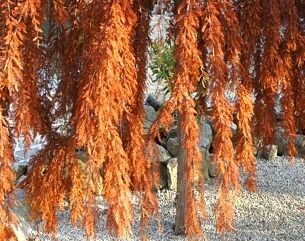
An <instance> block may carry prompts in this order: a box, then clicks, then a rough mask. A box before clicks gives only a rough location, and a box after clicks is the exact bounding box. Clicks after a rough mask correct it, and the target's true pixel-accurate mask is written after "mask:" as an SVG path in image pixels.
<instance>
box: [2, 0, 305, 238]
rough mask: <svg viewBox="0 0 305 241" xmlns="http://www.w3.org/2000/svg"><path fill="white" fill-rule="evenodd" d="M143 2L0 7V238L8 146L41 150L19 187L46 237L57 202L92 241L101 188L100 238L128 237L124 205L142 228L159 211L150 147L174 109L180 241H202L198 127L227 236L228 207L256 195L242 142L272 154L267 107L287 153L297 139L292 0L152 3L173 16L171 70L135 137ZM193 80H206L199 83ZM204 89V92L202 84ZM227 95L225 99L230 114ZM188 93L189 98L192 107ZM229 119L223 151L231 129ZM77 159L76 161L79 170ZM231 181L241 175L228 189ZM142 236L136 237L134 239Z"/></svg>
mask: <svg viewBox="0 0 305 241" xmlns="http://www.w3.org/2000/svg"><path fill="white" fill-rule="evenodd" d="M154 4H155V2H154V1H152V0H2V1H1V3H0V177H1V185H0V238H1V239H2V237H3V239H5V238H6V237H7V236H8V235H9V233H10V230H9V223H11V222H15V221H16V219H17V217H14V215H13V213H12V212H11V208H12V205H13V201H12V200H14V195H13V193H14V188H15V184H14V172H13V170H12V163H13V162H14V158H13V140H14V138H18V137H23V138H24V142H25V144H26V146H27V147H28V146H29V145H30V144H31V142H32V141H33V138H34V137H35V136H36V135H37V134H39V135H41V136H43V138H44V140H45V143H46V145H45V146H44V148H43V149H42V150H41V151H40V152H39V153H38V154H37V155H35V157H34V158H33V159H32V160H31V168H30V171H29V174H28V176H27V178H26V180H25V181H24V182H23V184H22V187H23V188H24V189H25V191H26V197H27V201H28V203H29V204H30V207H31V210H30V214H31V217H32V218H33V219H34V220H43V222H44V224H45V226H44V227H45V230H46V231H47V232H51V233H56V231H57V219H56V213H57V211H58V210H61V209H62V208H63V205H64V201H65V200H68V203H69V209H70V211H71V222H72V223H73V224H81V226H82V227H83V228H84V229H85V231H86V233H87V235H88V236H91V237H94V235H95V232H96V230H95V228H96V226H95V224H96V222H97V219H98V218H99V217H98V212H97V211H96V210H97V203H96V196H97V195H98V194H99V188H100V185H101V183H103V188H102V196H103V198H104V199H105V201H106V202H107V205H108V211H107V227H108V229H109V231H110V232H112V233H113V234H114V235H116V236H118V237H123V236H130V235H131V232H132V230H131V225H132V222H133V219H134V218H133V209H132V205H131V201H130V196H131V195H132V194H136V195H138V197H139V199H140V207H141V218H142V222H141V230H142V234H143V235H144V234H145V230H146V228H147V225H148V224H149V220H150V219H151V218H152V217H153V215H154V214H157V211H158V202H157V197H156V194H155V192H154V187H155V185H156V183H157V181H158V177H157V171H156V170H157V169H158V167H157V166H156V162H153V161H151V160H153V159H154V156H155V155H156V153H157V150H156V147H155V145H154V141H155V139H156V138H158V136H159V135H160V131H159V130H160V127H162V128H163V129H164V130H169V128H170V127H171V125H172V122H173V115H172V113H173V112H175V111H177V113H178V115H179V118H180V124H179V128H180V131H181V133H183V135H182V138H181V145H182V146H181V148H183V150H184V156H183V158H184V160H185V163H186V165H185V167H184V168H185V172H184V178H185V180H186V185H187V186H186V189H187V193H186V198H187V204H188V212H187V216H186V223H187V227H186V234H187V235H188V236H198V235H199V236H200V235H202V234H203V233H202V232H203V231H202V227H201V224H202V218H204V217H205V216H206V215H205V207H204V182H203V181H204V180H203V178H199V179H198V178H197V177H198V176H201V175H202V172H201V155H200V150H199V147H198V141H199V126H198V122H197V117H196V115H199V114H201V115H205V114H206V113H207V102H208V101H209V102H210V103H211V108H212V111H211V116H212V120H213V123H214V126H215V131H216V133H215V139H214V143H213V148H214V157H213V161H214V162H215V164H216V167H217V169H218V170H219V173H220V178H219V199H218V203H217V206H216V210H215V212H216V226H217V230H218V231H219V232H220V233H225V232H228V231H232V230H233V226H234V225H233V221H234V196H235V195H236V194H238V193H239V191H240V190H241V188H242V186H243V185H244V186H245V187H246V188H248V189H249V190H250V191H255V190H256V181H255V180H256V171H255V170H256V160H255V155H254V149H255V148H254V140H256V139H261V140H262V142H263V145H268V144H272V143H273V142H274V130H275V124H276V123H275V122H276V118H275V107H276V100H277V99H280V106H281V111H282V114H283V115H284V116H285V118H284V119H283V121H282V122H281V125H282V127H283V129H284V130H285V134H286V137H287V139H288V142H289V145H288V155H289V156H290V157H291V158H293V157H294V156H295V155H296V148H295V144H294V143H295V137H296V134H297V133H300V132H303V131H304V130H305V95H304V91H305V73H304V64H305V62H304V61H305V38H304V34H305V32H304V31H305V25H304V17H305V2H304V1H303V0H269V1H264V0H222V1H220V0H179V1H173V2H170V1H166V0H163V1H158V4H160V7H161V11H165V10H166V11H167V12H170V13H171V14H172V15H173V20H172V26H171V31H170V32H171V33H172V38H173V40H174V43H175V51H174V58H175V62H176V66H175V72H174V76H173V77H172V79H171V97H170V99H169V100H168V101H167V102H166V103H165V105H164V107H163V108H162V109H161V110H160V112H159V115H158V118H157V119H156V121H155V122H154V124H153V125H152V127H151V128H150V131H149V133H148V134H147V135H145V134H144V131H143V121H144V107H143V105H144V91H145V81H146V70H147V49H148V47H149V46H150V39H149V28H150V27H149V26H150V18H151V14H152V11H153V6H154ZM205 76H208V81H206V78H204V77H205ZM203 80H205V81H203ZM228 90H231V91H234V92H235V93H236V101H235V102H234V103H232V102H231V101H230V100H229V99H228V98H227V97H226V92H227V91H228ZM194 93H197V95H198V94H199V98H193V95H194ZM234 115H236V117H237V125H238V129H237V133H236V134H235V135H236V138H234V141H233V133H232V130H231V123H232V121H233V116H234ZM75 149H82V150H83V151H84V152H85V153H86V155H87V157H88V158H87V159H86V160H85V161H80V160H79V159H78V158H77V156H76V154H75ZM240 169H244V170H245V171H246V173H247V175H248V178H247V180H246V182H245V183H241V181H240V171H239V170H240ZM143 238H144V236H143Z"/></svg>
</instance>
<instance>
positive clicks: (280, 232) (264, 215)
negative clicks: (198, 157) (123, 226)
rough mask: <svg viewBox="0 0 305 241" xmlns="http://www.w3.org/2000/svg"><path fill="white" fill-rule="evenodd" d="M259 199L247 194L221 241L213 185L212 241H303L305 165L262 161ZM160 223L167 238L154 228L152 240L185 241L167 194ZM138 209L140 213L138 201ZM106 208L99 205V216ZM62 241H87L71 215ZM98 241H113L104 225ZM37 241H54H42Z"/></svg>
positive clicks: (209, 194) (63, 222) (62, 219)
mask: <svg viewBox="0 0 305 241" xmlns="http://www.w3.org/2000/svg"><path fill="white" fill-rule="evenodd" d="M257 180H258V188H259V191H258V193H255V194H252V193H249V192H247V191H243V192H242V195H241V197H240V198H239V199H238V200H237V202H236V219H235V220H236V232H234V233H231V234H227V235H226V236H225V237H224V239H221V237H220V236H219V235H217V234H216V231H215V215H213V211H212V210H213V208H214V205H215V202H216V197H217V190H216V187H215V185H214V183H213V181H209V182H207V183H206V191H205V194H206V204H207V210H208V214H209V218H208V220H207V221H206V222H205V224H204V229H205V233H206V236H207V239H208V240H234V241H235V240H240V241H246V240H253V241H254V240H268V241H271V240H285V241H286V240H293V241H298V240H305V226H304V224H305V164H304V162H303V160H300V159H298V160H296V164H295V165H293V166H292V165H290V163H289V162H288V161H287V159H285V158H280V157H279V158H277V159H275V160H273V161H264V160H259V161H258V179H257ZM158 195H159V202H160V207H161V222H162V224H163V232H162V233H159V232H158V231H157V225H156V223H152V226H151V229H150V232H149V240H185V238H184V237H181V236H175V235H174V234H173V231H172V227H173V224H174V219H175V207H174V199H175V192H173V191H168V190H164V191H161V192H160V193H159V194H158ZM134 202H135V207H136V200H134ZM103 209H104V206H103V205H101V212H102V211H103ZM138 222H139V217H136V221H135V231H134V232H135V233H134V237H133V239H132V240H139V234H138V232H137V231H136V227H137V224H138ZM59 223H60V225H59V234H58V240H59V241H64V240H65V241H67V240H73V241H74V240H86V239H85V236H84V233H83V232H82V231H81V230H79V229H75V228H72V227H71V226H70V225H69V222H68V213H61V214H59ZM98 225H99V231H98V234H97V240H114V239H113V238H112V237H111V236H109V235H108V234H107V232H106V231H105V225H104V220H103V219H101V220H100V222H99V224H98ZM39 240H45V241H47V240H50V239H49V238H47V237H46V236H40V238H39Z"/></svg>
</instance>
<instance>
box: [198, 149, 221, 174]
mask: <svg viewBox="0 0 305 241" xmlns="http://www.w3.org/2000/svg"><path fill="white" fill-rule="evenodd" d="M201 155H202V169H203V170H202V171H203V176H204V178H205V179H208V178H210V177H216V176H217V169H216V166H215V165H214V164H213V163H212V159H213V154H211V153H209V151H208V150H205V149H201Z"/></svg>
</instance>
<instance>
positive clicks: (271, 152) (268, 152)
mask: <svg viewBox="0 0 305 241" xmlns="http://www.w3.org/2000/svg"><path fill="white" fill-rule="evenodd" d="M277 153H278V147H277V145H268V146H267V147H265V148H263V150H262V153H261V157H262V158H263V159H266V160H269V161H270V160H273V159H275V158H276V157H277Z"/></svg>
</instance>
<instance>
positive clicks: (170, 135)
mask: <svg viewBox="0 0 305 241" xmlns="http://www.w3.org/2000/svg"><path fill="white" fill-rule="evenodd" d="M177 137H178V127H177V126H173V127H172V128H171V129H170V130H169V132H168V134H167V139H169V138H177Z"/></svg>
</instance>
